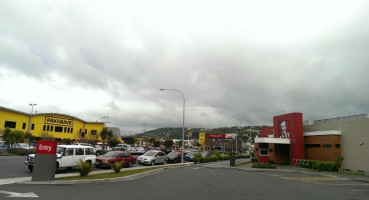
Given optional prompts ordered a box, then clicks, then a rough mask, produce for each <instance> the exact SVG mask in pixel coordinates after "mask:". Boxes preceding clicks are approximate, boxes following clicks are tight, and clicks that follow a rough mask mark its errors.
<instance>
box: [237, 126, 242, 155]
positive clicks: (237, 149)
mask: <svg viewBox="0 0 369 200" xmlns="http://www.w3.org/2000/svg"><path fill="white" fill-rule="evenodd" d="M237 120H240V119H237ZM241 123H242V122H241V121H240V122H238V123H237V125H236V155H238V147H237V146H238V145H237V144H238V138H237V132H238V125H239V124H241Z"/></svg>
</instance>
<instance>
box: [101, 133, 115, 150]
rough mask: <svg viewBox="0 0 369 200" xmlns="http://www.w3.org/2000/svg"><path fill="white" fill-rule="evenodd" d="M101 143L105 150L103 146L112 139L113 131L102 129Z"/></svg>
mask: <svg viewBox="0 0 369 200" xmlns="http://www.w3.org/2000/svg"><path fill="white" fill-rule="evenodd" d="M100 136H101V140H102V141H103V143H102V148H103V150H105V144H106V143H107V141H109V140H110V139H111V138H112V137H113V131H112V130H109V129H108V128H106V127H104V128H103V129H102V130H101V132H100Z"/></svg>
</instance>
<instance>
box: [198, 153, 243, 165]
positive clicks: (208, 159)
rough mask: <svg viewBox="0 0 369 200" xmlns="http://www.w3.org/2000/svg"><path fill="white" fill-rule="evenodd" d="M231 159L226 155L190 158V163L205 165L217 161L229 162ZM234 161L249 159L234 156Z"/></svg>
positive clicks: (241, 155)
mask: <svg viewBox="0 0 369 200" xmlns="http://www.w3.org/2000/svg"><path fill="white" fill-rule="evenodd" d="M230 158H231V157H230V156H228V155H226V156H209V157H200V158H199V157H194V158H192V161H193V162H195V163H207V162H215V161H218V160H229V159H230ZM235 158H236V159H240V158H250V155H243V154H240V155H236V156H235Z"/></svg>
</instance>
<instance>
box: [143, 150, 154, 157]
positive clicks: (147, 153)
mask: <svg viewBox="0 0 369 200" xmlns="http://www.w3.org/2000/svg"><path fill="white" fill-rule="evenodd" d="M144 155H145V156H155V155H156V152H154V151H148V152H146V153H144Z"/></svg>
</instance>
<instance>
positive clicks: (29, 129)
mask: <svg viewBox="0 0 369 200" xmlns="http://www.w3.org/2000/svg"><path fill="white" fill-rule="evenodd" d="M28 105H30V106H31V107H32V109H31V115H30V117H29V123H28V134H31V126H32V114H33V106H36V105H37V104H35V103H30V104H28ZM27 143H28V149H29V136H27Z"/></svg>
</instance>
